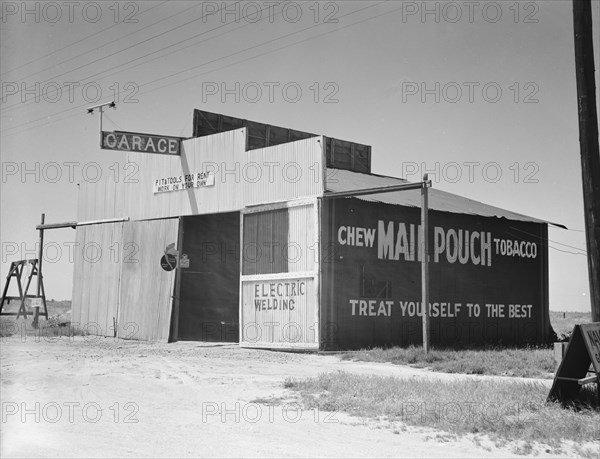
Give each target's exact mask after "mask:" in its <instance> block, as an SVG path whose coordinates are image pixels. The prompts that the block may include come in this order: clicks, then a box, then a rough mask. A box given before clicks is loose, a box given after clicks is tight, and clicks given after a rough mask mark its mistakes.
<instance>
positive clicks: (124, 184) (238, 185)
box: [78, 129, 246, 221]
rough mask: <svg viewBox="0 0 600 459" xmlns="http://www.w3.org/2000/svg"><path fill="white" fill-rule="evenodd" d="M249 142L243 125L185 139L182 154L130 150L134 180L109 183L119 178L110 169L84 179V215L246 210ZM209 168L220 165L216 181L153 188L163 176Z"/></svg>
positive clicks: (138, 215)
mask: <svg viewBox="0 0 600 459" xmlns="http://www.w3.org/2000/svg"><path fill="white" fill-rule="evenodd" d="M245 146H246V129H241V130H240V129H238V130H235V131H229V132H224V133H220V134H215V135H212V136H208V137H200V138H194V139H189V140H185V141H184V142H183V143H182V153H181V156H171V155H158V154H148V153H138V152H129V153H127V154H128V158H129V162H131V163H134V164H136V165H137V166H138V173H137V174H135V176H134V177H130V179H131V178H133V179H134V181H131V180H128V181H125V179H124V177H122V175H123V174H121V176H120V177H119V180H118V181H117V183H114V184H109V183H108V182H109V181H113V182H114V181H115V178H114V177H113V174H111V173H109V174H104V176H103V177H102V178H101V179H100V180H99V181H98V182H96V183H92V182H89V181H88V182H83V183H82V184H81V185H80V195H79V203H78V205H79V207H78V208H79V214H78V219H79V221H83V220H95V219H104V218H118V217H129V218H130V219H131V220H141V219H150V218H166V217H174V216H179V215H192V214H210V213H216V212H225V211H236V210H240V209H241V208H242V207H243V206H244V203H243V184H242V177H241V171H242V170H243V167H244V161H245V153H246V150H245ZM207 168H210V169H216V173H215V185H214V186H211V187H204V188H193V189H190V190H182V191H171V192H167V193H157V194H154V193H153V183H154V180H155V179H157V178H161V177H172V176H179V175H181V174H184V173H186V172H201V171H203V170H206V169H207ZM234 168H235V169H234ZM228 170H229V171H230V172H229V173H228V172H227V171H228ZM121 172H123V171H121ZM112 203H115V205H113V204H112Z"/></svg>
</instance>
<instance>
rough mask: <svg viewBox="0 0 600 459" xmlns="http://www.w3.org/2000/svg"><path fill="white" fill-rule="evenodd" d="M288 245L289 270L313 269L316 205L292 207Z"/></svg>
mask: <svg viewBox="0 0 600 459" xmlns="http://www.w3.org/2000/svg"><path fill="white" fill-rule="evenodd" d="M288 212H289V217H288V218H289V238H288V247H287V255H286V258H287V262H288V272H301V271H311V270H313V269H314V266H315V251H316V245H315V242H316V239H315V236H316V235H315V233H314V231H312V229H313V228H314V226H315V208H314V206H312V205H310V206H302V207H300V206H299V207H290V208H289V209H288Z"/></svg>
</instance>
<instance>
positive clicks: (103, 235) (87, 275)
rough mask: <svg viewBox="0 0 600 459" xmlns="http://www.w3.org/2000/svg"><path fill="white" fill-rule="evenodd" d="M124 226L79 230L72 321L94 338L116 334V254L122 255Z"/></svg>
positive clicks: (117, 262) (117, 286) (111, 225)
mask: <svg viewBox="0 0 600 459" xmlns="http://www.w3.org/2000/svg"><path fill="white" fill-rule="evenodd" d="M122 226H123V224H122V223H107V224H101V225H91V226H86V227H79V228H77V234H76V239H77V244H78V245H77V246H76V250H77V255H78V256H77V257H76V259H75V267H74V274H75V276H74V282H73V306H72V307H73V312H72V321H73V322H74V323H79V326H80V327H81V328H82V329H83V330H87V332H88V333H90V334H93V335H101V336H113V334H114V330H113V317H116V316H117V308H118V298H117V296H116V292H118V288H119V278H120V263H119V260H118V259H116V258H115V257H116V255H115V256H113V254H116V253H120V252H118V249H119V244H120V243H121V237H122ZM116 250H117V251H116Z"/></svg>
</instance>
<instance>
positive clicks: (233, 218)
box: [178, 212, 240, 342]
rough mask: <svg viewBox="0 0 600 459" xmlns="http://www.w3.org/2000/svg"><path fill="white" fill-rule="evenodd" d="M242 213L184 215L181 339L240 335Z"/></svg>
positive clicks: (231, 339) (233, 338) (232, 338)
mask: <svg viewBox="0 0 600 459" xmlns="http://www.w3.org/2000/svg"><path fill="white" fill-rule="evenodd" d="M239 241H240V214H239V213H238V212H232V213H223V214H212V215H198V216H193V217H184V218H183V245H182V253H181V255H182V256H183V255H187V257H188V258H189V260H190V261H189V268H181V269H180V273H181V286H180V302H179V327H178V328H179V330H178V339H180V340H192V341H225V342H237V341H238V340H239V281H240V259H239V253H240V247H239Z"/></svg>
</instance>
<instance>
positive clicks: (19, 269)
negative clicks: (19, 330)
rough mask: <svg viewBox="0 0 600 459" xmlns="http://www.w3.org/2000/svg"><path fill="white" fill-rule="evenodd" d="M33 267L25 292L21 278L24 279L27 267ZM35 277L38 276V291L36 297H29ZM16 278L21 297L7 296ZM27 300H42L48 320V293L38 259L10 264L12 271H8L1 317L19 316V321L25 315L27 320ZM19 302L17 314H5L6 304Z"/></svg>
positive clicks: (0, 307)
mask: <svg viewBox="0 0 600 459" xmlns="http://www.w3.org/2000/svg"><path fill="white" fill-rule="evenodd" d="M27 265H31V268H30V271H29V276H27V284H26V286H25V290H23V283H22V282H21V278H22V277H23V272H24V271H25V266H27ZM34 276H37V285H38V291H37V294H36V295H28V292H29V287H30V286H31V279H33V277H34ZM13 277H16V278H17V288H18V289H19V296H10V295H7V293H8V288H9V286H10V280H11V279H12V278H13ZM27 298H41V299H42V305H43V306H44V311H43V313H42V315H43V316H44V317H46V319H48V308H47V306H46V292H45V291H44V281H43V279H42V270H41V263H39V260H38V259H37V258H32V259H30V260H18V261H13V262H11V264H10V269H9V270H8V276H6V284H5V285H4V291H3V292H2V302H1V303H0V315H2V316H15V315H16V316H17V319H18V318H19V317H20V316H21V315H23V317H25V318H27V308H26V307H25V300H26V299H27ZM14 300H19V301H20V305H19V310H18V311H17V312H3V311H2V310H3V309H4V302H6V303H7V304H8V303H9V302H10V301H14Z"/></svg>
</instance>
